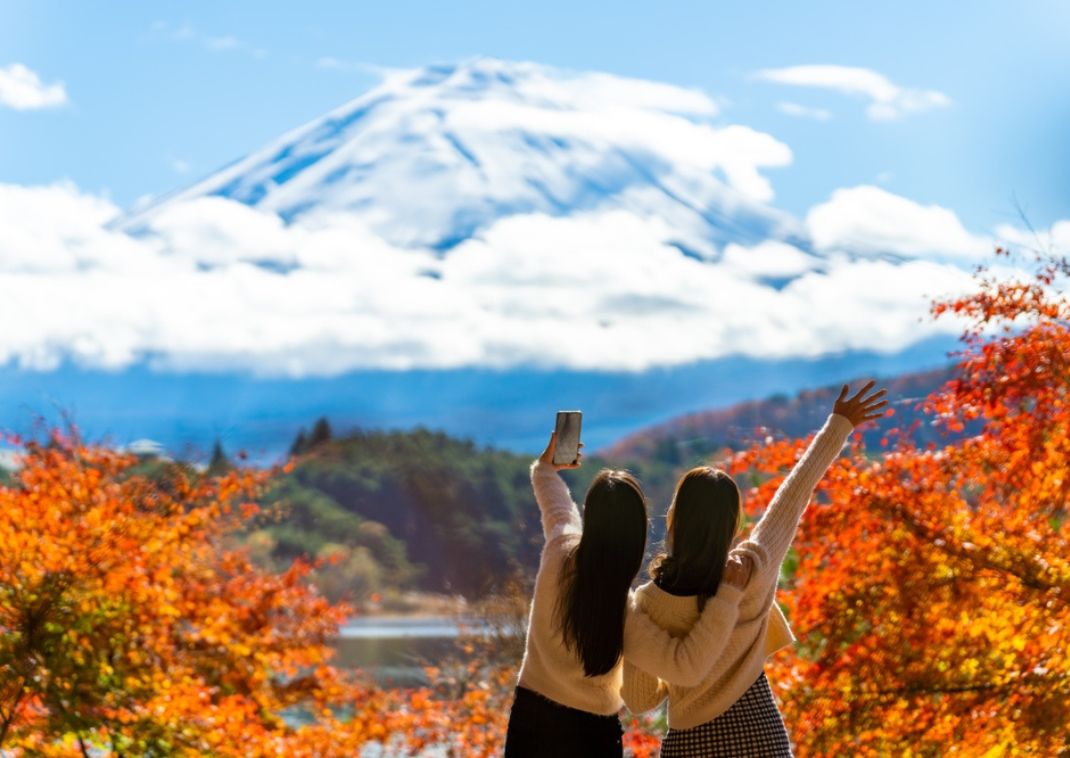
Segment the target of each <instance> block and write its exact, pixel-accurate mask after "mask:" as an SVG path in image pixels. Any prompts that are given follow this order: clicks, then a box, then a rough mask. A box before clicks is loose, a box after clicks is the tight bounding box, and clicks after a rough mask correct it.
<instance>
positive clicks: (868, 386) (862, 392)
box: [847, 379, 877, 403]
mask: <svg viewBox="0 0 1070 758" xmlns="http://www.w3.org/2000/svg"><path fill="white" fill-rule="evenodd" d="M876 383H877V380H876V379H870V380H869V381H868V382H866V384H865V386H864V387H862V389H860V390H859V391H858V392H856V393H855V394H854V395H852V396H851V399H850V400H848V401H847V402H849V403H857V402H858V400H859V399H860V398H861V397H862V396H863V395H865V394H866V393H867V392H869V391H870V390H871V389H872V388H873V385H874V384H876Z"/></svg>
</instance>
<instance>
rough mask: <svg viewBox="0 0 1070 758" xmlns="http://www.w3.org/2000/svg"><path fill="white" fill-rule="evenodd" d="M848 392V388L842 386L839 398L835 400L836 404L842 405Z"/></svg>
mask: <svg viewBox="0 0 1070 758" xmlns="http://www.w3.org/2000/svg"><path fill="white" fill-rule="evenodd" d="M848 390H849V388H848V386H847V385H846V384H845V385H843V387H841V388H840V396H839V397H838V398H836V402H837V403H842V402H843V401H844V399H845V398H846V397H847V392H848Z"/></svg>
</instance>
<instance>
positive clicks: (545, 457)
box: [539, 432, 583, 471]
mask: <svg viewBox="0 0 1070 758" xmlns="http://www.w3.org/2000/svg"><path fill="white" fill-rule="evenodd" d="M556 449H557V432H551V433H550V442H549V444H547V445H546V449H545V450H543V451H542V455H540V456H539V463H542V464H544V465H547V466H553V467H554V469H556V470H557V471H562V470H564V469H573V468H579V467H580V463H582V462H583V443H582V442H581V443H580V452H578V453H577V454H576V460H575V461H574V462H572V463H554V450H556Z"/></svg>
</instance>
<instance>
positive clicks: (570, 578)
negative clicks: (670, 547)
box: [556, 469, 647, 676]
mask: <svg viewBox="0 0 1070 758" xmlns="http://www.w3.org/2000/svg"><path fill="white" fill-rule="evenodd" d="M646 532H647V511H646V498H645V497H644V496H643V491H642V489H641V488H640V486H639V482H637V481H636V480H635V477H633V476H632V475H631V474H629V473H628V472H626V471H611V470H609V469H605V470H603V471H600V472H599V473H598V475H597V476H596V477H595V478H594V481H593V482H591V487H590V489H589V490H587V497H586V499H585V501H584V506H583V536H582V537H581V538H580V542H579V544H578V545H577V546H576V547H575V548H574V549H573V550H572V553H571V554H570V555H569V556H568V557H567V559H566V560H565V566H564V571H563V572H562V574H561V592H560V593H559V595H558V603H557V609H556V611H557V618H558V622H559V624H560V626H561V634H562V636H563V637H564V640H565V645H566V646H567V647H568V649H569V650H574V651H575V652H576V654H577V655H578V656H579V657H580V659H581V660H582V661H583V671H584V674H586V675H587V676H599V675H601V674H607V673H609V672H610V671H612V670H613V667H614V666H616V665H617V661H619V660H620V657H621V652H622V650H623V648H624V614H625V612H626V606H627V603H628V590H629V588H630V587H631V584H632V580H633V579H635V575H636V574H638V573H639V567H640V566H641V565H642V563H643V553H644V551H645V550H646Z"/></svg>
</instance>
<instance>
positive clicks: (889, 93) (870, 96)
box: [754, 65, 951, 121]
mask: <svg viewBox="0 0 1070 758" xmlns="http://www.w3.org/2000/svg"><path fill="white" fill-rule="evenodd" d="M754 76H755V78H757V79H760V80H762V81H767V82H774V83H777V84H787V85H791V86H795V87H816V88H820V89H830V90H834V91H836V92H840V93H842V94H844V95H851V96H855V97H862V98H865V99H867V100H868V101H869V105H868V106H867V107H866V115H867V116H869V118H871V119H873V120H874V121H887V120H891V119H896V118H900V117H902V116H905V115H907V114H908V113H920V112H922V111H927V110H931V109H932V108H941V107H945V106H948V105H950V104H951V99H950V98H949V97H948V96H947V95H945V94H944V93H943V92H938V91H936V90H922V89H909V88H906V87H901V86H899V85H897V84H895V83H893V82H892V81H891V80H890V79H888V77H886V76H884V74H881V73H879V72H877V71H874V70H872V69H868V68H861V67H856V66H835V65H811V66H788V67H786V68H767V69H762V70H761V71H758V72H756V73H755V74H754Z"/></svg>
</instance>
